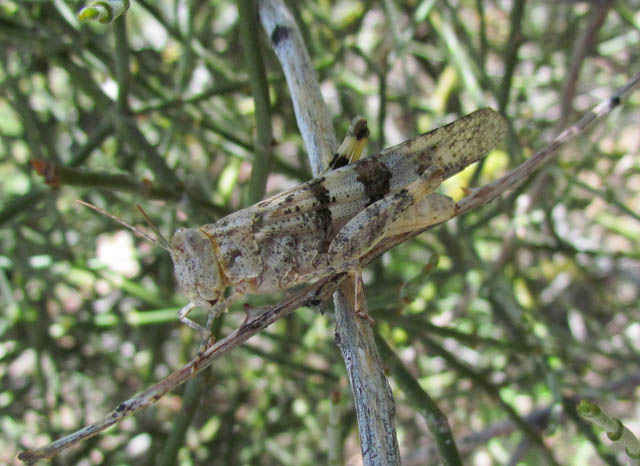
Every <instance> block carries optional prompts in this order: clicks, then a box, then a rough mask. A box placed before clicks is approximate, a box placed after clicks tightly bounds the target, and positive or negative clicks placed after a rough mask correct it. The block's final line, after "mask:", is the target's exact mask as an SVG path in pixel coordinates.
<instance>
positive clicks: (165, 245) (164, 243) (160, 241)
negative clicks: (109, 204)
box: [76, 200, 171, 252]
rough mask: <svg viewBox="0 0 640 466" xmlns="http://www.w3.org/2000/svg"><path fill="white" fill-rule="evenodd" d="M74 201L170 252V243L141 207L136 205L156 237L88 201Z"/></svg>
mask: <svg viewBox="0 0 640 466" xmlns="http://www.w3.org/2000/svg"><path fill="white" fill-rule="evenodd" d="M76 202H77V203H78V204H80V205H83V206H85V207H88V208H89V209H91V210H95V211H96V212H98V213H99V214H102V215H104V216H105V217H109V218H110V219H111V220H113V221H115V222H117V223H119V224H120V225H122V226H123V227H125V228H128V229H129V230H131V231H133V232H134V233H135V234H137V235H138V236H141V237H142V238H144V239H146V240H147V241H149V242H151V243H153V244H155V245H157V246H160V247H161V248H162V249H164V250H166V251H169V252H171V245H170V244H169V242H168V241H167V240H166V239H165V238H164V236H162V235H161V234H160V232H159V230H158V227H157V226H155V224H153V222H151V220H150V219H149V216H148V215H147V214H146V212H145V211H144V210H142V207H140V206H138V209H140V211H141V212H142V215H143V217H144V219H145V220H146V221H147V222H148V223H149V225H150V226H151V229H152V230H153V232H154V233H155V234H156V235H158V238H160V239H157V238H155V237H153V236H151V235H150V234H148V233H146V232H144V231H142V230H140V229H139V228H136V227H134V226H131V225H129V224H128V223H127V222H125V221H124V220H122V219H120V218H118V217H116V216H115V215H113V214H110V213H109V212H107V211H106V210H104V209H101V208H100V207H97V206H94V205H93V204H89V203H88V202H84V201H81V200H76Z"/></svg>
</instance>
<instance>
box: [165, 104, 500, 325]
mask: <svg viewBox="0 0 640 466" xmlns="http://www.w3.org/2000/svg"><path fill="white" fill-rule="evenodd" d="M352 126H353V125H352ZM505 133H506V124H505V121H504V119H503V118H502V117H501V116H500V114H499V113H498V112H496V111H494V110H491V109H481V110H477V111H475V112H473V113H471V114H469V115H467V116H465V117H463V118H461V119H459V120H457V121H454V122H453V123H450V124H448V125H446V126H443V127H440V128H438V129H435V130H433V131H430V132H428V133H425V134H423V135H420V136H418V137H416V138H414V139H410V140H408V141H405V142H403V143H401V144H398V145H397V146H393V147H390V148H388V149H385V150H383V151H382V152H380V153H378V154H376V155H372V156H369V157H367V158H364V159H362V160H358V161H357V162H355V163H351V164H348V165H345V166H340V165H342V164H343V163H344V162H342V163H341V157H339V156H336V157H334V162H335V166H337V167H338V168H336V169H334V170H331V171H328V172H327V173H325V174H324V175H323V176H320V177H318V178H314V179H312V180H310V181H307V182H306V183H303V184H300V185H298V186H296V187H294V188H291V189H289V190H287V191H285V192H282V193H280V194H277V195H275V196H273V197H271V198H268V199H266V200H264V201H262V202H259V203H257V204H255V205H253V206H251V207H248V208H246V209H243V210H239V211H237V212H234V213H233V214H230V215H228V216H226V217H224V218H223V219H221V220H218V221H217V222H215V223H211V224H208V225H204V226H201V227H199V228H181V229H179V230H178V231H177V232H176V233H175V235H174V236H173V239H172V241H171V257H172V259H173V262H174V266H175V274H176V278H177V281H178V284H179V286H180V289H181V291H182V293H183V294H184V295H185V296H186V297H187V298H188V299H189V301H190V303H189V304H188V305H187V306H185V307H184V308H183V309H182V310H181V311H180V313H179V317H180V319H181V320H182V321H183V322H185V323H186V324H187V325H189V326H191V327H193V328H194V329H197V330H199V331H202V332H204V333H206V330H204V329H203V328H202V327H201V326H200V325H198V324H196V323H195V322H192V321H191V320H189V319H188V318H187V313H188V312H189V311H190V310H191V309H192V308H194V307H198V306H199V307H203V308H205V309H207V310H209V312H210V315H215V314H217V313H219V312H221V311H222V310H224V309H226V308H227V307H228V305H229V304H230V303H231V302H232V301H233V300H235V299H237V298H238V297H240V296H242V295H245V294H251V293H254V294H262V293H273V292H276V291H280V290H284V289H288V288H291V287H293V286H295V285H298V284H300V283H306V282H312V281H315V280H317V279H319V278H323V277H326V276H329V275H333V274H335V273H339V272H344V271H351V270H354V269H357V268H358V265H359V259H360V257H362V256H363V255H364V254H365V253H366V252H367V251H369V250H371V249H372V248H373V247H374V246H375V245H376V244H377V243H378V242H379V241H381V240H382V239H384V238H385V237H387V236H389V235H394V234H399V233H403V232H407V231H411V230H414V229H417V228H421V227H426V226H428V225H430V224H434V223H438V222H439V221H442V220H444V219H446V218H449V217H450V216H451V215H452V212H453V211H454V210H455V203H454V202H453V201H452V200H451V199H450V198H448V197H446V196H443V195H439V194H432V192H433V190H434V189H435V188H437V187H438V186H439V185H440V183H441V182H442V180H444V179H446V178H449V177H450V176H452V175H454V174H456V173H458V172H459V171H461V170H462V169H464V168H465V167H467V166H468V165H470V164H472V163H474V162H476V161H477V160H479V159H480V158H482V157H483V156H484V155H485V154H486V153H487V152H488V151H489V150H491V149H492V148H493V147H494V146H495V145H496V144H497V143H498V142H499V141H500V140H501V139H502V138H503V137H504V135H505ZM366 134H368V132H367V133H366ZM366 134H364V133H362V132H359V131H356V132H355V141H356V142H355V143H353V144H355V147H356V149H355V152H356V153H359V151H361V146H358V144H359V141H361V140H362V139H364V138H365V137H366ZM343 147H344V144H343ZM356 158H357V156H356ZM227 288H231V292H230V293H227ZM225 295H227V297H226V298H225Z"/></svg>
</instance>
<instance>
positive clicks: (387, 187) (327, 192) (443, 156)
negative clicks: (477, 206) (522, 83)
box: [254, 109, 506, 238]
mask: <svg viewBox="0 0 640 466" xmlns="http://www.w3.org/2000/svg"><path fill="white" fill-rule="evenodd" d="M505 133H506V124H505V121H504V119H503V118H502V117H501V116H500V114H499V113H498V112H496V111H494V110H491V109H481V110H478V111H476V112H473V113H471V114H469V115H467V116H465V117H463V118H461V119H459V120H456V121H454V122H453V123H450V124H448V125H446V126H442V127H440V128H437V129H435V130H433V131H430V132H428V133H425V134H422V135H420V136H417V137H416V138H413V139H410V140H408V141H405V142H403V143H401V144H398V145H397V146H393V147H390V148H388V149H385V150H383V151H382V152H380V153H378V154H376V155H372V156H370V157H367V158H365V159H362V160H359V161H358V162H356V163H353V164H351V165H347V166H344V167H341V168H338V169H336V170H333V171H330V172H328V173H326V174H325V175H324V176H321V177H319V178H314V179H313V180H310V181H308V182H306V183H303V184H301V185H298V186H296V187H294V188H292V189H290V190H288V191H285V192H283V193H280V194H278V195H276V196H273V197H271V198H269V199H266V200H264V201H262V202H259V203H258V204H256V206H255V207H256V215H255V221H254V233H255V234H264V235H270V234H273V235H278V234H290V233H294V232H305V231H314V232H320V231H322V232H324V234H325V238H328V237H329V236H330V234H331V233H330V232H332V231H333V232H335V229H336V226H337V225H342V224H344V223H345V222H346V221H348V220H349V219H350V218H352V217H353V216H354V215H356V214H357V213H358V212H360V211H361V210H362V209H364V208H365V207H366V206H368V205H370V204H372V203H373V202H375V201H377V200H379V199H381V198H383V197H384V196H386V195H387V194H389V193H391V192H395V191H398V190H400V189H403V188H405V187H406V186H407V185H408V184H409V183H411V182H413V181H415V180H416V179H417V178H418V176H419V175H420V174H421V173H423V172H424V171H425V170H426V169H427V168H429V167H430V166H434V165H438V166H440V167H442V168H443V169H444V178H448V177H450V176H453V175H454V174H456V173H458V172H459V171H461V170H462V169H464V168H465V167H467V166H468V165H470V164H472V163H474V162H476V161H477V160H479V159H480V158H482V157H483V156H484V155H485V154H486V153H487V152H488V151H489V150H491V149H492V148H493V147H494V146H495V145H496V144H497V143H498V142H499V141H500V140H502V138H503V137H504V135H505Z"/></svg>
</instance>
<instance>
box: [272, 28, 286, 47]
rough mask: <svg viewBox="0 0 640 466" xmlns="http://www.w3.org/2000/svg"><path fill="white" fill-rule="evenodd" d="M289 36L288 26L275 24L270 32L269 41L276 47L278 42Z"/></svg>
mask: <svg viewBox="0 0 640 466" xmlns="http://www.w3.org/2000/svg"><path fill="white" fill-rule="evenodd" d="M288 37H289V28H287V27H285V26H276V28H275V29H274V30H273V32H272V33H271V42H272V43H273V46H274V47H277V46H278V45H279V44H280V42H282V41H283V40H285V39H287V38H288Z"/></svg>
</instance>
